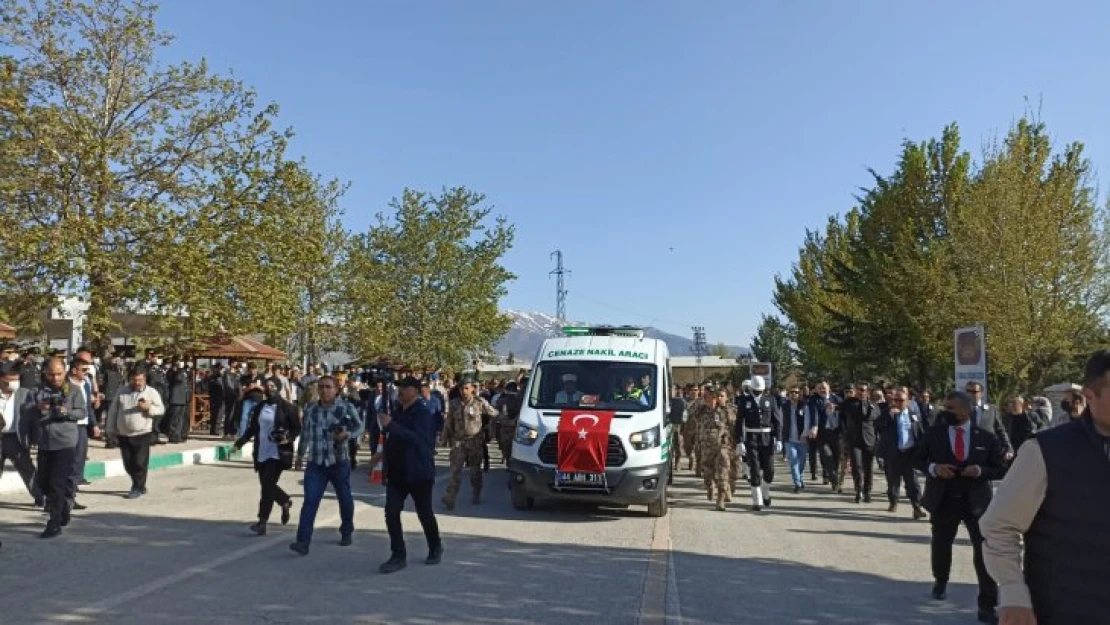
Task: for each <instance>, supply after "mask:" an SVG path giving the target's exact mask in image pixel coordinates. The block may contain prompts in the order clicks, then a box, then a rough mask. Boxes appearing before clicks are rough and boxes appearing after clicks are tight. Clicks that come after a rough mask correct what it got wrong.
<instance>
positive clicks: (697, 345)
mask: <svg viewBox="0 0 1110 625" xmlns="http://www.w3.org/2000/svg"><path fill="white" fill-rule="evenodd" d="M693 330H694V345H693V346H692V347H690V351H692V352H694V358H695V362H696V363H697V365H698V384H701V383H702V382H705V372H704V370H703V369H702V364H701V359H702V357H703V356H705V355H706V354H707V353H709V349H708V348H707V346H706V344H705V328H704V327H703V326H694V327H693Z"/></svg>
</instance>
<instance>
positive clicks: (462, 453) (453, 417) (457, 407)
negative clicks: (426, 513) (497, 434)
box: [443, 381, 497, 510]
mask: <svg viewBox="0 0 1110 625" xmlns="http://www.w3.org/2000/svg"><path fill="white" fill-rule="evenodd" d="M496 415H497V410H495V409H494V408H493V406H491V405H489V402H488V401H486V400H485V399H483V398H481V397H478V396H477V395H476V393H475V385H474V382H472V381H466V382H463V383H462V384H461V385H460V386H459V397H458V399H453V400H451V406H450V408H449V409H448V411H447V419H446V420H445V422H444V424H443V439H444V441H445V442H446V443H447V446H448V447H450V448H451V453H450V459H451V477H450V479H449V481H448V483H447V490H446V491H445V492H444V493H443V505H444V506H446V507H447V509H448V510H454V509H455V501H456V500H457V498H458V496H459V485H460V482H462V470H463V466H464V465H467V464H469V465H470V490H471V495H472V497H473V503H475V504H478V503H480V502H481V500H482V459H483V457H484V456H485V449H486V437H485V430H484V428H483V426H482V418H483V417H494V416H496Z"/></svg>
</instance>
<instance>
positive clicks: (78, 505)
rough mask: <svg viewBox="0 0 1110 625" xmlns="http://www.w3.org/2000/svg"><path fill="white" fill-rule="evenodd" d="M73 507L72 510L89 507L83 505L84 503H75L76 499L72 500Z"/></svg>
mask: <svg viewBox="0 0 1110 625" xmlns="http://www.w3.org/2000/svg"><path fill="white" fill-rule="evenodd" d="M73 509H74V510H88V509H89V507H88V506H84V505H81V504H79V503H77V501H76V500H74V502H73Z"/></svg>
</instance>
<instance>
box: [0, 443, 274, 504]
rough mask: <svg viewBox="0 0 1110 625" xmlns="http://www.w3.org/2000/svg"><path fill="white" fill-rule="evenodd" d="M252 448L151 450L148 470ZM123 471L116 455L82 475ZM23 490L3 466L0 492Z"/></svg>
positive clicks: (243, 453) (246, 453)
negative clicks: (162, 451) (163, 451)
mask: <svg viewBox="0 0 1110 625" xmlns="http://www.w3.org/2000/svg"><path fill="white" fill-rule="evenodd" d="M251 450H252V444H251V443H247V444H246V446H244V447H243V449H241V450H240V451H234V450H233V449H232V446H231V445H230V444H224V445H213V446H211V447H201V448H198V449H189V450H186V451H170V452H165V453H152V454H150V467H149V470H150V471H161V470H163V469H176V468H180V467H185V466H194V465H200V464H213V463H216V462H223V461H226V460H237V459H240V458H244V457H246V458H249V457H250V455H251ZM123 475H127V471H125V470H124V469H123V460H122V459H119V458H117V459H115V460H105V461H97V462H87V463H86V464H85V479H86V480H89V481H90V482H95V481H96V480H102V479H105V478H109V477H120V476H123ZM26 490H27V489H26V487H24V485H23V480H21V479H20V478H19V473H18V472H16V470H15V469H14V468H13V467H11V466H10V465H9V466H6V467H4V475H3V477H0V493H15V492H26Z"/></svg>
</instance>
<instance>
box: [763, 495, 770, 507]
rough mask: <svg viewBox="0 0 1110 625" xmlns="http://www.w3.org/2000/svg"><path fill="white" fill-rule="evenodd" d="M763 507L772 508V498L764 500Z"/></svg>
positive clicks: (768, 497)
mask: <svg viewBox="0 0 1110 625" xmlns="http://www.w3.org/2000/svg"><path fill="white" fill-rule="evenodd" d="M763 505H765V506H767V507H768V508H770V507H771V497H770V496H767V497H764V498H763Z"/></svg>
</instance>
